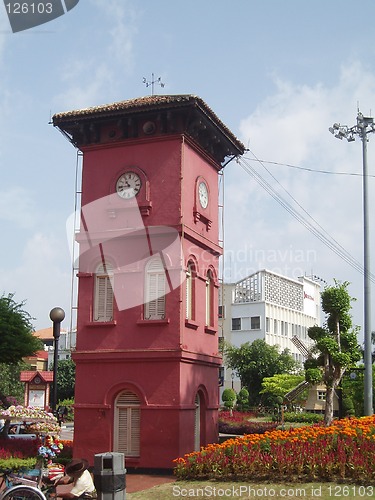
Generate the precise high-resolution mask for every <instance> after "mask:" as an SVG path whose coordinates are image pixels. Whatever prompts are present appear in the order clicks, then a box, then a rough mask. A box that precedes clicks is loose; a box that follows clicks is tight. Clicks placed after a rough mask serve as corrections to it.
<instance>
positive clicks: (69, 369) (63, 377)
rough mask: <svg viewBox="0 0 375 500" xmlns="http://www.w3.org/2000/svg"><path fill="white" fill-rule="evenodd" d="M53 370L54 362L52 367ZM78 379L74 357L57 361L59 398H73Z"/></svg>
mask: <svg viewBox="0 0 375 500" xmlns="http://www.w3.org/2000/svg"><path fill="white" fill-rule="evenodd" d="M50 369H51V370H53V364H52V365H51V367H50ZM75 380H76V365H75V363H74V361H73V360H72V359H61V360H59V361H58V362H57V400H58V401H61V400H63V399H73V398H74V388H75Z"/></svg>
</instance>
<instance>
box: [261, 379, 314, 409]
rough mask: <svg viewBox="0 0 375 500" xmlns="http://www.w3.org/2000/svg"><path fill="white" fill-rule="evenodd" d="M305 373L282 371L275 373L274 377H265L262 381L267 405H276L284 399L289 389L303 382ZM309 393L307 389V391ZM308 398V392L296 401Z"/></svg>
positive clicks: (262, 392) (262, 391)
mask: <svg viewBox="0 0 375 500" xmlns="http://www.w3.org/2000/svg"><path fill="white" fill-rule="evenodd" d="M304 379H305V377H304V375H302V374H301V375H298V374H290V373H281V374H276V375H273V376H272V377H265V378H264V379H263V382H262V390H261V391H260V394H263V397H264V402H265V404H266V405H269V406H271V405H276V404H278V403H279V401H280V400H281V401H282V402H283V401H284V396H285V394H287V393H288V392H289V391H291V390H292V389H294V388H295V387H297V385H298V384H300V383H301V382H303V380H304ZM305 393H307V390H306V391H305ZM305 398H306V394H303V393H302V394H301V395H300V397H299V399H298V400H297V401H296V403H300V402H301V401H302V400H303V399H305Z"/></svg>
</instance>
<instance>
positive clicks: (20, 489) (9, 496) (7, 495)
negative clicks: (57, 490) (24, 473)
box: [1, 484, 46, 500]
mask: <svg viewBox="0 0 375 500" xmlns="http://www.w3.org/2000/svg"><path fill="white" fill-rule="evenodd" d="M1 500H46V497H45V496H44V495H43V493H42V492H41V491H40V490H39V489H38V488H34V487H33V486H25V485H23V484H18V485H17V486H12V488H9V490H6V491H5V492H4V494H3V495H2V497H1Z"/></svg>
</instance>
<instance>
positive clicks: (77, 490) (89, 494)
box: [55, 458, 97, 499]
mask: <svg viewBox="0 0 375 500" xmlns="http://www.w3.org/2000/svg"><path fill="white" fill-rule="evenodd" d="M88 467H89V463H88V461H87V460H85V459H84V458H78V459H77V458H76V459H73V460H71V461H70V462H69V463H68V464H67V466H66V467H65V475H64V476H63V477H61V478H58V479H56V481H55V486H58V485H63V484H71V483H73V487H72V489H71V490H70V491H66V492H59V491H57V492H56V497H59V498H84V499H95V498H97V493H96V489H95V485H94V481H93V479H92V476H91V474H90V472H89V470H88Z"/></svg>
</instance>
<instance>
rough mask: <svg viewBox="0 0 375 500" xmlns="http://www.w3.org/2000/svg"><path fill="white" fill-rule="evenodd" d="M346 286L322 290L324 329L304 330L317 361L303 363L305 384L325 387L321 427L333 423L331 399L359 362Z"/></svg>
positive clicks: (358, 350)
mask: <svg viewBox="0 0 375 500" xmlns="http://www.w3.org/2000/svg"><path fill="white" fill-rule="evenodd" d="M348 286H349V283H348V282H344V283H340V282H339V281H336V280H335V285H334V286H329V287H326V288H325V289H324V291H323V292H322V294H321V302H322V309H323V311H324V312H325V313H326V322H325V325H324V327H319V326H313V327H311V328H309V329H308V335H309V337H310V338H311V339H312V340H314V341H315V346H314V350H315V352H316V353H317V354H318V357H317V358H311V359H308V360H307V361H306V362H305V370H306V371H305V376H306V380H307V381H308V382H310V383H312V384H317V383H321V382H323V383H324V384H325V386H326V405H325V413H324V423H325V424H326V425H330V424H331V422H332V420H333V398H334V393H335V390H336V389H337V387H338V385H339V384H340V381H341V379H342V377H343V375H344V373H345V370H346V369H347V368H349V367H350V366H354V365H355V363H356V362H358V361H359V360H360V359H361V350H360V346H359V345H358V341H357V334H358V328H353V325H352V318H351V316H350V314H349V311H350V309H351V301H352V300H354V299H353V298H351V297H350V295H349V293H348V290H347V289H348Z"/></svg>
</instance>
